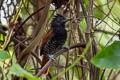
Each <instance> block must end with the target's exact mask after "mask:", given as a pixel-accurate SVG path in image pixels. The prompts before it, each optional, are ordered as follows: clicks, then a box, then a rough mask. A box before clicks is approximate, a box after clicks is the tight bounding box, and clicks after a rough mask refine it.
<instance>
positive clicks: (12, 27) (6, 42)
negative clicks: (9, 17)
mask: <svg viewBox="0 0 120 80" xmlns="http://www.w3.org/2000/svg"><path fill="white" fill-rule="evenodd" d="M22 5H23V4H22V0H21V1H20V5H19V8H18V10H17V12H16V14H15V17H14V18H13V21H12V22H11V23H10V26H9V30H8V34H7V36H6V39H5V42H4V44H3V49H4V50H5V49H6V47H7V45H8V43H9V42H10V39H11V36H12V33H13V29H14V25H15V23H16V21H17V19H18V16H19V14H20V11H21V9H22Z"/></svg>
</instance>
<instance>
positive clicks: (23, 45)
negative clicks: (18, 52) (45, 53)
mask: <svg viewBox="0 0 120 80" xmlns="http://www.w3.org/2000/svg"><path fill="white" fill-rule="evenodd" d="M0 33H2V34H3V35H7V34H6V33H5V32H4V31H3V30H1V29H0ZM12 41H14V42H15V43H20V45H21V46H22V47H24V48H26V47H27V46H26V45H25V44H23V43H22V42H21V41H19V40H17V39H16V38H12ZM31 55H32V56H34V57H35V58H36V59H37V61H38V62H39V63H40V64H41V60H40V59H39V57H38V56H37V55H36V53H35V52H33V51H31Z"/></svg>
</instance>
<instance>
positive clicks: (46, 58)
mask: <svg viewBox="0 0 120 80" xmlns="http://www.w3.org/2000/svg"><path fill="white" fill-rule="evenodd" d="M48 61H49V59H48V57H47V56H45V55H43V59H42V64H41V69H42V68H43V67H44V66H45V64H46V63H47V62H48ZM48 72H49V68H47V69H46V71H44V72H43V74H42V75H43V76H46V75H48Z"/></svg>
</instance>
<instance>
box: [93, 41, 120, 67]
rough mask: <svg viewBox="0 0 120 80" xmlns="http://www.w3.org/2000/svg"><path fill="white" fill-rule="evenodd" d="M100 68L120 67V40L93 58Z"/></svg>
mask: <svg viewBox="0 0 120 80" xmlns="http://www.w3.org/2000/svg"><path fill="white" fill-rule="evenodd" d="M91 63H92V64H94V65H95V66H97V67H99V68H113V69H116V68H120V41H115V42H114V43H112V44H111V45H109V46H108V47H106V48H105V49H104V50H102V51H101V52H100V53H99V54H97V55H96V56H94V57H93V58H92V59H91Z"/></svg>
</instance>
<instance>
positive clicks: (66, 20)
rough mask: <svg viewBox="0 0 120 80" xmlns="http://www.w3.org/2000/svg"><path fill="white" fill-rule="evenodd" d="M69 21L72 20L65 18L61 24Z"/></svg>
mask: <svg viewBox="0 0 120 80" xmlns="http://www.w3.org/2000/svg"><path fill="white" fill-rule="evenodd" d="M71 20H72V18H66V19H65V20H64V21H63V22H64V23H66V22H68V21H71Z"/></svg>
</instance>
